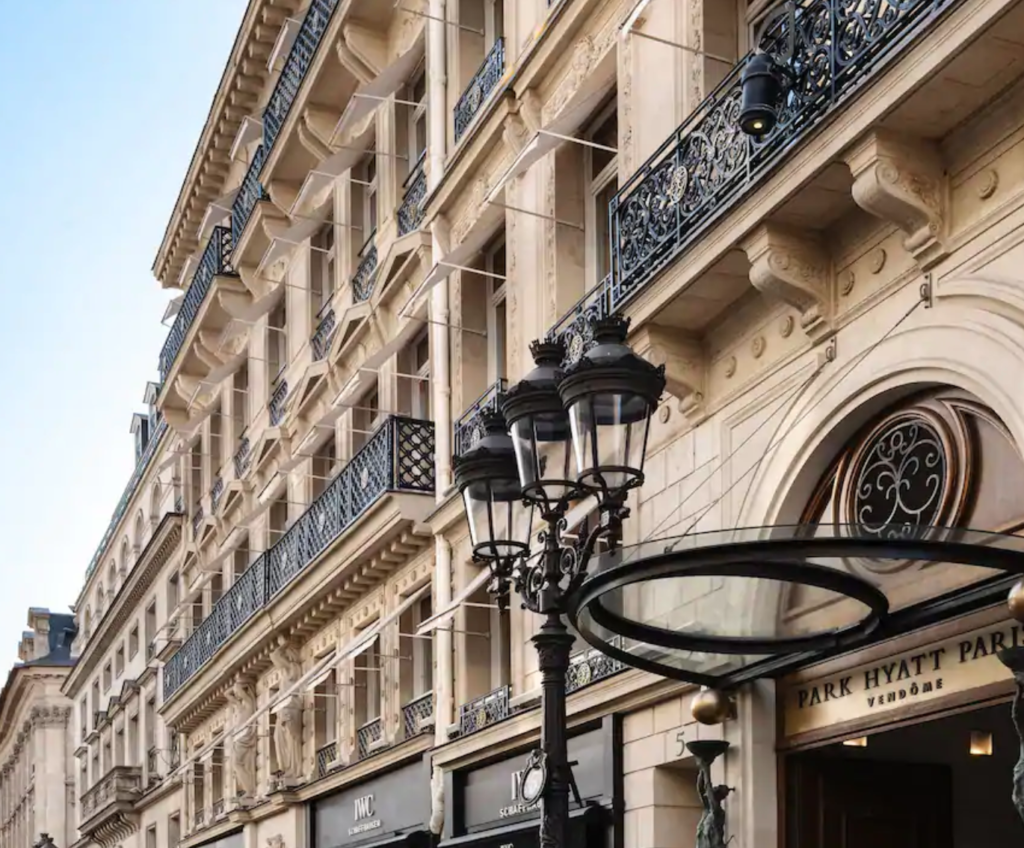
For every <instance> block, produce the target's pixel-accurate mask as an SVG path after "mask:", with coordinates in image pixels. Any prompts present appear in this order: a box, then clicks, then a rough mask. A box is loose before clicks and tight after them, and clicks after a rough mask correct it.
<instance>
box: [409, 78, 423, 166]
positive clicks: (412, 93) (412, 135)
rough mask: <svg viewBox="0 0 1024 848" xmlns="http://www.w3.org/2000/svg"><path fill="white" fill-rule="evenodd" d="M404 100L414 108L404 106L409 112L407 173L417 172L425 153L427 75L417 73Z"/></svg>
mask: <svg viewBox="0 0 1024 848" xmlns="http://www.w3.org/2000/svg"><path fill="white" fill-rule="evenodd" d="M406 99H407V100H408V101H409V102H410V103H415V104H416V105H415V106H406V107H405V108H406V109H408V110H409V113H408V116H409V117H408V121H409V139H408V156H409V171H410V173H411V172H414V171H416V170H417V165H418V164H419V162H420V160H421V159H422V158H423V156H424V155H425V154H426V152H427V75H426V73H425V72H423V71H422V70H421V71H419V72H418V73H417V74H416V76H415V78H414V79H413V81H412V84H411V85H410V86H409V88H408V90H407V94H406Z"/></svg>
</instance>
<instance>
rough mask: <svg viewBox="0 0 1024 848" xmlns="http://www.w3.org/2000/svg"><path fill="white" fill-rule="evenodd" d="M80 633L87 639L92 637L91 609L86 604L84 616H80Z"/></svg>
mask: <svg viewBox="0 0 1024 848" xmlns="http://www.w3.org/2000/svg"><path fill="white" fill-rule="evenodd" d="M82 632H83V633H84V635H85V638H86V639H88V638H89V637H90V636H91V635H92V608H91V607H90V606H89V605H88V604H86V606H85V614H84V615H83V616H82Z"/></svg>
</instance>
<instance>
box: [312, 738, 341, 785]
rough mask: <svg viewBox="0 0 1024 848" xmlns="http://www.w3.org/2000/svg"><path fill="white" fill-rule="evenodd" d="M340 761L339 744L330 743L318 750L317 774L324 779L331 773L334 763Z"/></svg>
mask: <svg viewBox="0 0 1024 848" xmlns="http://www.w3.org/2000/svg"><path fill="white" fill-rule="evenodd" d="M336 759H338V743H337V742H328V743H327V744H326V745H324V746H323V747H322V748H318V749H317V752H316V774H317V777H323V776H324V775H325V774H327V773H328V772H329V771H331V767H332V766H333V764H334V761H335V760H336Z"/></svg>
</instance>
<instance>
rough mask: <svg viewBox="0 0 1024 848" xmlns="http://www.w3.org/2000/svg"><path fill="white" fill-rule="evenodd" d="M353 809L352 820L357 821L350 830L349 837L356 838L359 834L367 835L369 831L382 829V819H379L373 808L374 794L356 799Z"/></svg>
mask: <svg viewBox="0 0 1024 848" xmlns="http://www.w3.org/2000/svg"><path fill="white" fill-rule="evenodd" d="M352 807H353V814H352V818H353V819H354V820H355V824H354V825H352V827H350V828H349V829H348V835H349V836H355V835H356V834H359V833H366V832H367V831H370V830H378V829H379V828H380V826H381V822H380V819H379V818H377V813H376V810H375V809H374V806H373V794H372V793H371V794H369V795H362V796H360V797H359V798H356V799H355V800H354V801H353V802H352Z"/></svg>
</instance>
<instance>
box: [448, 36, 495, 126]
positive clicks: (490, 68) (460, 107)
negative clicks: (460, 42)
mask: <svg viewBox="0 0 1024 848" xmlns="http://www.w3.org/2000/svg"><path fill="white" fill-rule="evenodd" d="M504 73H505V39H503V38H499V39H498V40H497V41H495V42H494V46H493V47H491V50H490V52H489V53H488V54H487V55H486V56H485V57H484V63H483V64H482V65H481V66H480V69H479V70H478V71H477V72H476V74H474V76H473V79H471V80H470V81H469V85H468V86H466V90H465V91H464V92H463V93H462V97H460V98H459V102H458V103H456V104H455V141H456V142H458V140H459V139H460V138H462V136H463V135H464V134H465V132H466V130H468V129H469V127H470V124H472V123H473V119H474V118H475V117H476V116H477V114H478V113H479V112H480V107H481V106H483V104H484V103H485V102H486V100H487V97H488V96H489V95H490V93H491V92H492V91H493V90H494V87H495V86H496V85H497V84H498V81H499V80H500V79H501V77H502V74H504Z"/></svg>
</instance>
